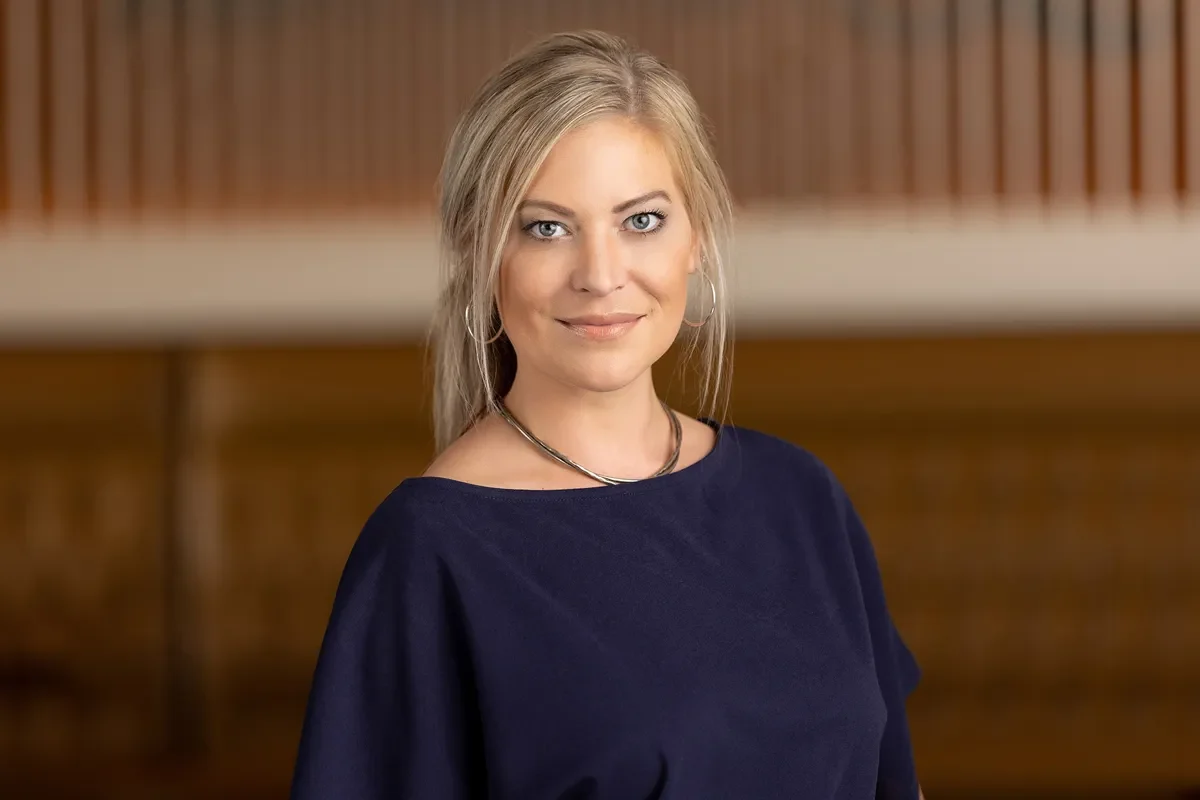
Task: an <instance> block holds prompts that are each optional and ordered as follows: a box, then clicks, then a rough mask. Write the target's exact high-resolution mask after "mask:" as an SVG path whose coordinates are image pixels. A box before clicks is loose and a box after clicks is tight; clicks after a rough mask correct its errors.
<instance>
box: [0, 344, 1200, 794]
mask: <svg viewBox="0 0 1200 800" xmlns="http://www.w3.org/2000/svg"><path fill="white" fill-rule="evenodd" d="M1196 363H1200V336H1198V335H1196V334H1177V335H1135V334H1122V335H1115V334H1113V335H1071V336H1065V335H1064V336H1057V337H1005V338H979V339H962V338H959V339H936V338H929V339H913V338H909V339H887V340H883V339H853V340H850V339H838V340H835V339H808V340H790V341H759V342H743V343H741V344H740V345H739V346H738V348H737V352H736V356H735V391H734V395H733V409H732V415H733V421H734V422H736V423H739V424H743V425H747V426H751V427H756V428H760V429H763V430H766V431H769V432H772V433H775V434H777V435H781V436H784V437H786V438H788V439H790V440H792V441H794V442H797V443H799V444H801V445H803V446H806V447H808V448H809V449H811V450H813V451H814V452H815V453H816V454H817V455H819V456H820V457H822V458H824V459H825V460H826V461H827V462H828V463H829V464H830V465H831V466H832V467H833V469H834V470H835V471H836V472H837V473H838V474H839V475H840V476H841V477H842V479H843V481H844V482H845V483H846V485H847V486H848V488H849V490H850V492H851V494H852V496H853V497H854V499H855V500H856V502H857V504H858V506H859V507H860V509H861V511H862V514H863V516H864V518H865V519H866V521H867V523H868V526H869V527H870V529H871V530H872V533H873V536H874V540H875V544H876V548H877V550H878V553H879V558H880V562H881V565H882V568H883V570H884V574H885V581H886V584H887V588H888V591H889V594H890V598H891V604H892V607H893V612H894V614H895V616H896V618H897V620H898V622H899V624H900V625H901V627H902V629H903V630H904V632H905V635H906V637H907V638H908V640H909V642H910V644H911V646H912V647H913V649H914V651H915V652H916V653H917V655H918V657H919V658H920V660H921V663H922V665H923V667H924V670H925V681H924V683H923V685H922V687H921V688H920V690H919V691H918V692H917V694H916V695H915V696H914V697H913V700H912V703H911V709H912V712H911V713H912V724H913V728H914V735H915V737H916V742H917V754H918V760H919V762H920V767H921V772H922V775H923V780H924V782H925V784H926V787H927V789H928V790H929V793H930V796H931V797H932V796H951V793H952V792H954V791H960V792H965V793H966V794H967V795H968V796H980V793H983V792H987V791H991V792H998V793H999V795H1000V796H1013V795H1014V794H1020V795H1021V796H1028V795H1030V794H1033V793H1035V792H1037V791H1043V792H1054V791H1061V790H1062V789H1063V788H1064V787H1071V788H1073V789H1075V790H1082V791H1085V792H1099V791H1101V790H1112V789H1128V790H1131V791H1132V790H1138V791H1147V792H1148V791H1151V790H1156V789H1164V790H1165V789H1180V788H1188V787H1192V788H1194V787H1196V786H1200V761H1198V760H1197V759H1196V758H1195V754H1196V753H1197V752H1200V729H1198V728H1197V726H1196V724H1195V720H1196V718H1197V716H1198V715H1200V626H1197V625H1196V620H1197V619H1200V581H1197V576H1200V372H1197V371H1196V370H1194V369H1189V368H1188V366H1187V365H1189V364H1196ZM661 378H662V383H663V385H664V386H667V385H668V383H669V381H668V375H667V374H666V373H665V372H664V374H663V375H662V376H661ZM0 386H3V387H4V391H3V392H0V628H2V629H3V630H4V631H5V635H4V636H3V637H0V793H3V792H5V791H6V790H7V791H12V790H13V787H18V788H21V790H22V791H24V792H25V793H26V794H27V795H28V796H38V797H50V796H56V795H54V794H53V791H54V790H57V791H58V792H60V793H61V796H85V795H86V796H88V797H99V796H112V797H123V798H125V797H132V796H155V797H193V796H195V797H212V796H221V797H238V796H241V797H270V796H280V797H282V796H284V790H285V788H286V782H287V780H288V778H289V775H290V767H291V758H292V754H293V752H294V747H295V744H296V737H297V735H298V731H299V725H300V720H301V715H302V712H303V704H304V698H305V694H306V692H307V689H308V681H309V678H310V670H311V668H312V666H313V663H314V660H315V657H316V651H317V647H318V644H319V641H320V637H321V633H322V631H323V629H324V625H325V623H326V620H327V615H328V612H329V607H330V603H331V601H332V597H333V592H334V589H335V586H336V582H337V578H338V575H339V574H340V570H341V568H342V565H343V563H344V559H345V557H346V554H347V553H348V551H349V548H350V545H351V543H352V541H353V539H354V537H355V536H356V535H357V533H358V531H359V529H360V527H361V525H362V522H363V521H364V520H365V518H366V516H367V514H368V513H369V512H370V510H371V509H372V508H373V507H374V506H375V504H377V503H378V502H379V500H380V499H381V498H382V497H383V496H384V494H385V493H386V492H387V491H388V490H389V489H390V488H391V487H392V486H394V485H395V483H397V482H398V481H400V480H401V479H403V478H404V477H405V476H408V475H413V474H416V473H418V472H419V471H420V470H421V469H422V468H423V466H424V464H425V463H426V461H427V459H428V458H429V455H430V452H431V447H430V441H431V437H430V435H429V428H428V424H427V418H428V405H427V400H426V386H427V383H426V381H425V372H424V362H423V357H422V353H421V351H420V349H419V348H417V347H416V346H413V345H405V344H377V345H368V344H362V345H359V346H350V345H341V346H338V347H327V346H312V347H296V346H293V347H289V348H269V347H262V348H258V349H220V350H218V349H198V350H193V351H187V352H164V351H158V350H146V351H140V352H106V353H101V352H76V353H60V352H49V351H46V352H41V353H38V352H31V351H25V352H9V353H2V354H0ZM675 395H676V398H675V399H676V400H677V401H678V404H679V405H681V406H683V407H686V399H684V398H680V397H678V392H677V391H676V392H675ZM10 631H11V632H12V633H10ZM81 781H83V782H85V783H86V785H81ZM6 787H7V789H6ZM104 792H108V793H109V794H108V795H105V794H104ZM935 793H936V794H935ZM8 796H16V795H8ZM22 796H24V795H22Z"/></svg>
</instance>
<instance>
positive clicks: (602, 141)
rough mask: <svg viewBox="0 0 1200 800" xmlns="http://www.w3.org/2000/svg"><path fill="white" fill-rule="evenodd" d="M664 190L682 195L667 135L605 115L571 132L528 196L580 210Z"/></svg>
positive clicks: (562, 141)
mask: <svg viewBox="0 0 1200 800" xmlns="http://www.w3.org/2000/svg"><path fill="white" fill-rule="evenodd" d="M656 189H662V190H664V191H666V192H667V193H669V194H670V195H671V196H672V197H677V194H678V193H677V190H676V183H675V175H674V170H673V169H672V165H671V160H670V157H669V155H668V152H667V149H666V147H665V146H664V144H663V141H662V139H661V138H660V137H659V136H658V134H656V133H655V132H654V131H652V130H650V129H649V128H647V127H645V126H644V125H641V124H639V123H637V122H634V121H633V120H629V119H625V118H621V117H606V118H602V119H598V120H595V121H592V122H589V123H587V124H585V125H583V126H581V127H579V128H576V129H574V130H572V131H569V132H568V133H566V134H565V135H564V136H563V137H562V138H561V139H559V141H558V142H557V144H555V146H554V148H553V149H552V150H551V151H550V154H549V155H548V156H547V157H546V160H545V162H543V164H542V167H541V169H540V170H538V173H537V176H536V177H535V178H534V180H533V183H532V184H531V185H530V188H529V196H530V197H536V198H537V199H539V200H548V201H552V202H556V203H562V204H563V205H568V206H571V207H572V208H576V209H580V210H583V209H587V208H590V207H603V208H605V209H608V208H611V206H613V205H614V204H616V203H619V202H621V201H623V200H628V199H629V198H631V197H637V196H638V195H642V194H646V193H647V192H651V191H654V190H656Z"/></svg>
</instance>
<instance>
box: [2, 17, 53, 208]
mask: <svg viewBox="0 0 1200 800" xmlns="http://www.w3.org/2000/svg"><path fill="white" fill-rule="evenodd" d="M38 6H39V3H34V2H29V0H23V1H22V2H10V3H8V16H7V18H6V20H5V25H4V33H5V35H6V36H7V41H6V42H5V47H4V51H5V54H6V56H7V62H6V63H5V65H4V67H5V68H4V80H5V96H6V98H7V101H8V107H7V110H6V113H5V123H6V125H7V130H6V133H7V136H6V138H7V142H8V150H7V152H6V153H4V154H3V157H4V158H5V159H6V164H7V166H6V168H5V172H6V174H7V175H8V181H9V184H8V197H9V208H10V213H11V214H12V215H13V216H14V217H31V216H35V215H39V214H40V212H41V208H42V202H43V186H42V171H41V163H42V146H43V144H42V143H43V132H42V127H41V91H42V85H41V84H42V81H43V80H45V79H46V76H44V75H42V70H41V42H40V36H39V35H38V26H39V20H38V15H39V14H38V12H39V9H38Z"/></svg>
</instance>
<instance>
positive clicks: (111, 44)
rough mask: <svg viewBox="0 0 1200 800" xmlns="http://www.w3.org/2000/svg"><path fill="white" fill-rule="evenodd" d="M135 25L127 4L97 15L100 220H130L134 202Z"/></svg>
mask: <svg viewBox="0 0 1200 800" xmlns="http://www.w3.org/2000/svg"><path fill="white" fill-rule="evenodd" d="M129 31H130V23H129V20H128V19H127V17H126V12H125V9H124V8H123V4H120V3H102V4H100V5H99V6H98V7H97V15H96V77H95V86H96V112H97V113H96V202H97V208H98V211H99V213H100V215H101V216H102V217H103V216H110V215H118V216H120V215H126V214H128V213H129V211H130V206H131V203H132V200H133V196H132V195H133V150H132V147H131V143H130V137H131V136H132V134H133V125H132V118H131V114H132V105H131V82H130V78H131V74H130V69H131V65H130V52H129Z"/></svg>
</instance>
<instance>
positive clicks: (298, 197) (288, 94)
mask: <svg viewBox="0 0 1200 800" xmlns="http://www.w3.org/2000/svg"><path fill="white" fill-rule="evenodd" d="M312 5H313V4H312V2H310V1H306V2H297V3H295V4H293V5H291V6H290V7H289V8H288V9H287V10H286V11H284V12H283V13H282V14H281V15H280V20H279V25H280V30H279V48H278V50H277V51H276V67H275V68H276V70H277V71H278V74H279V76H280V78H279V86H278V89H279V118H278V126H277V133H276V141H275V145H276V147H278V148H279V154H278V157H279V171H278V173H277V177H276V180H278V181H279V182H280V186H278V187H277V194H276V196H277V197H279V198H280V200H279V202H280V203H282V204H283V206H284V207H289V208H295V207H297V206H298V205H299V204H300V202H301V201H302V200H305V199H309V198H308V197H307V192H308V186H307V181H306V180H305V173H306V172H307V171H308V169H310V166H309V165H306V161H307V160H308V156H307V153H308V148H307V141H308V140H309V139H310V138H311V130H312V128H313V126H314V124H315V123H316V120H315V119H313V116H312V115H313V110H312V108H311V106H310V104H309V98H310V96H311V92H312V86H313V80H312V71H311V70H312V62H313V60H314V59H315V58H316V57H317V54H316V53H314V52H312V51H311V50H310V49H309V47H308V44H309V42H308V41H307V40H308V39H310V38H312V34H313V33H314V32H315V29H316V25H317V21H316V18H315V16H314V15H313V9H312ZM381 27H382V26H381ZM397 49H401V48H397ZM390 79H391V80H392V81H395V82H397V83H403V82H404V81H403V80H402V78H401V77H400V75H398V74H397V75H393V76H390Z"/></svg>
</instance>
